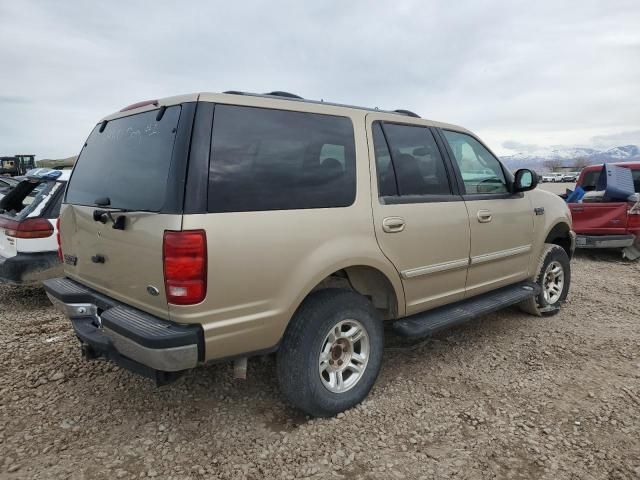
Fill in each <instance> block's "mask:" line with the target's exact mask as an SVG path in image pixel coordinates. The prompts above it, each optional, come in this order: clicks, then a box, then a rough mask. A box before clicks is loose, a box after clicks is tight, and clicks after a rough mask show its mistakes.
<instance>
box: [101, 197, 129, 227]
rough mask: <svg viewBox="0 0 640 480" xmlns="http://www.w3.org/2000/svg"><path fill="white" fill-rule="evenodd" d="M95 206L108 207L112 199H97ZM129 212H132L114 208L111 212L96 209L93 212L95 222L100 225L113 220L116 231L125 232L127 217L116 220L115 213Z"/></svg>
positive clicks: (119, 217)
mask: <svg viewBox="0 0 640 480" xmlns="http://www.w3.org/2000/svg"><path fill="white" fill-rule="evenodd" d="M95 204H96V206H98V207H108V206H109V205H111V199H110V198H109V197H100V198H96V201H95ZM129 211H130V210H127V209H126V208H113V209H111V210H99V209H96V210H94V211H93V220H94V221H96V222H100V223H107V221H108V220H111V223H112V224H113V227H112V228H113V229H114V230H124V228H125V224H126V221H127V217H125V216H124V215H118V216H117V217H116V218H113V212H119V213H126V212H129Z"/></svg>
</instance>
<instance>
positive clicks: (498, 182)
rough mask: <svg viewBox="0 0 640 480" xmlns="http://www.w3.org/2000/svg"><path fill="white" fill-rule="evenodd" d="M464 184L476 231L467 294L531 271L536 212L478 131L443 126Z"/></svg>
mask: <svg viewBox="0 0 640 480" xmlns="http://www.w3.org/2000/svg"><path fill="white" fill-rule="evenodd" d="M441 133H442V137H443V138H444V140H445V141H446V143H447V145H448V147H449V154H450V156H451V157H452V158H453V160H454V165H456V166H457V168H458V171H457V175H458V180H459V182H458V183H460V184H461V185H462V188H463V189H464V199H465V202H466V205H467V210H468V212H469V226H470V231H471V250H470V265H469V273H468V276H467V286H466V296H467V297H471V296H473V295H477V294H480V293H483V292H487V291H489V290H493V289H495V288H498V287H501V286H504V285H509V284H512V283H515V282H518V281H521V280H524V279H526V278H528V277H529V276H530V274H529V271H528V269H529V265H530V259H531V251H532V238H533V217H534V212H533V208H532V206H531V201H530V200H529V198H528V197H527V195H526V194H524V193H517V194H512V193H510V190H509V189H510V186H509V182H508V181H507V174H506V173H505V170H504V168H503V167H502V165H501V164H500V162H499V161H498V159H497V158H496V157H495V156H494V155H493V154H492V153H491V152H489V150H488V149H487V148H486V147H485V146H484V145H482V143H480V142H479V141H478V140H477V139H476V138H474V137H473V136H472V135H469V134H467V133H462V132H456V131H452V130H441Z"/></svg>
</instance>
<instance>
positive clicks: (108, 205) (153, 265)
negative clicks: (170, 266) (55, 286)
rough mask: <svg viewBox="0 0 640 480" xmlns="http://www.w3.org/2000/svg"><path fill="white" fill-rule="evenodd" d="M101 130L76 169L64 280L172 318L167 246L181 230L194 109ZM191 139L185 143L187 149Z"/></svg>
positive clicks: (68, 207)
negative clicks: (167, 238)
mask: <svg viewBox="0 0 640 480" xmlns="http://www.w3.org/2000/svg"><path fill="white" fill-rule="evenodd" d="M144 110H145V111H143V112H141V113H136V112H137V111H139V110H133V111H132V112H127V116H124V117H119V118H115V119H112V120H109V121H106V122H101V123H99V124H98V125H96V127H95V128H94V130H93V131H92V133H91V135H90V136H89V138H88V139H87V142H86V143H85V145H84V147H83V149H82V152H81V154H80V156H79V158H78V161H77V162H76V166H75V168H74V171H73V175H72V176H71V179H70V181H69V185H68V188H67V192H66V196H65V205H63V209H62V214H61V216H60V232H61V246H62V252H63V257H64V268H65V274H66V275H67V276H68V277H70V278H72V279H74V280H77V281H78V282H80V283H82V284H84V285H86V286H88V287H91V288H93V289H95V290H97V291H99V292H101V293H103V294H105V295H108V296H109V297H112V298H114V299H116V300H119V301H121V302H124V303H126V304H128V305H131V306H134V307H137V308H140V309H141V310H144V311H147V312H149V313H152V314H154V315H157V316H159V317H161V318H168V308H167V299H166V294H165V288H164V274H163V258H162V243H163V235H164V232H165V230H180V229H181V227H182V203H183V202H182V200H183V195H184V176H185V172H186V162H187V153H188V148H189V144H188V139H189V138H190V132H191V124H192V121H193V110H194V108H193V104H182V105H172V106H168V107H161V108H159V109H154V110H149V109H148V107H147V108H145V109H144ZM185 139H187V140H186V141H185Z"/></svg>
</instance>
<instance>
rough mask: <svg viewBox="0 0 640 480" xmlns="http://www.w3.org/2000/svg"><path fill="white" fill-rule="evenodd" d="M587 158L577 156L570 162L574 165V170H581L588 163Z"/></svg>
mask: <svg viewBox="0 0 640 480" xmlns="http://www.w3.org/2000/svg"><path fill="white" fill-rule="evenodd" d="M589 163H590V162H589V159H587V158H586V157H578V158H576V159H574V160H573V162H572V164H573V166H574V167H575V169H576V171H580V170H582V169H583V168H584V167H586V166H587V165H589Z"/></svg>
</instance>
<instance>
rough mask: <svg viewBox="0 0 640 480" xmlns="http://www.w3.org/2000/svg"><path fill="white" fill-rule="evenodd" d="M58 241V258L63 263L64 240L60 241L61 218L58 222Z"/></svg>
mask: <svg viewBox="0 0 640 480" xmlns="http://www.w3.org/2000/svg"><path fill="white" fill-rule="evenodd" d="M56 241H57V242H58V258H59V259H60V261H61V262H62V260H63V259H62V240H61V239H60V217H58V219H57V220H56Z"/></svg>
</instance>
